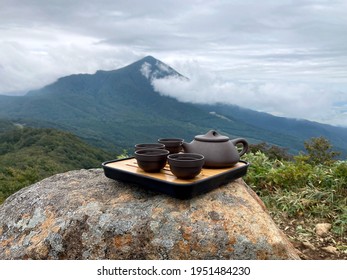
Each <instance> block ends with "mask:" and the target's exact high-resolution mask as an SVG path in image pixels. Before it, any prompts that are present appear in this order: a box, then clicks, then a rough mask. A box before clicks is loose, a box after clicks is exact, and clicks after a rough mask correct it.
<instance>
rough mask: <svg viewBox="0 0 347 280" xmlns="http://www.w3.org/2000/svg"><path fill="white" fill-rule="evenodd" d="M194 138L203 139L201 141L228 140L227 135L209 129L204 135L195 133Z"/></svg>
mask: <svg viewBox="0 0 347 280" xmlns="http://www.w3.org/2000/svg"><path fill="white" fill-rule="evenodd" d="M195 140H197V141H203V142H226V141H229V140H230V139H229V137H227V136H224V135H220V134H219V133H218V132H217V131H215V130H210V131H209V132H207V133H206V134H205V135H197V136H195Z"/></svg>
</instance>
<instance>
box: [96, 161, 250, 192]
mask: <svg viewBox="0 0 347 280" xmlns="http://www.w3.org/2000/svg"><path fill="white" fill-rule="evenodd" d="M102 166H103V168H104V172H105V175H106V176H107V177H108V178H111V179H115V180H120V181H126V182H131V183H136V184H139V185H141V186H142V187H144V188H147V189H150V190H154V191H159V192H162V193H166V194H169V195H171V196H173V197H176V198H182V199H186V198H191V197H193V196H195V195H198V194H200V193H205V192H208V191H210V190H212V189H214V188H217V187H219V186H220V185H222V184H224V183H227V182H230V181H232V180H235V179H237V178H239V177H241V176H243V175H245V174H246V172H247V168H248V166H249V163H247V162H245V161H239V162H238V163H237V164H236V165H234V166H233V167H229V168H218V169H210V168H203V169H202V170H201V172H200V174H199V175H198V176H196V177H195V178H193V179H188V180H184V179H178V178H177V177H176V176H175V175H173V174H172V173H171V171H170V167H169V165H168V164H167V165H166V166H165V167H164V168H163V169H162V170H161V171H160V172H158V173H148V172H145V171H143V170H142V169H141V168H139V167H138V165H137V162H136V159H135V158H126V159H121V160H111V161H107V162H104V163H103V164H102Z"/></svg>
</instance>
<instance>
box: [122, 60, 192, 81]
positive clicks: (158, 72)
mask: <svg viewBox="0 0 347 280" xmlns="http://www.w3.org/2000/svg"><path fill="white" fill-rule="evenodd" d="M126 68H131V69H134V68H137V69H138V70H139V71H140V72H141V74H142V75H143V76H144V77H146V78H147V79H148V80H152V79H161V78H165V77H167V76H175V77H181V78H185V77H184V76H183V75H181V74H180V73H178V72H177V71H176V70H175V69H173V68H171V67H170V66H169V65H167V64H165V63H164V62H162V61H160V60H159V59H156V58H155V57H153V56H151V55H148V56H145V57H144V58H142V59H140V60H138V61H136V62H134V63H132V64H130V65H128V66H127V67H126Z"/></svg>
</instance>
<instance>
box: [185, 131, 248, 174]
mask: <svg viewBox="0 0 347 280" xmlns="http://www.w3.org/2000/svg"><path fill="white" fill-rule="evenodd" d="M236 144H242V151H241V152H240V153H239V152H238V151H237V149H236V147H235V146H236ZM182 146H183V149H184V152H186V153H199V154H202V155H203V156H204V157H205V164H204V167H210V168H222V167H229V166H233V165H235V164H236V163H237V162H238V161H239V160H240V156H242V155H243V154H244V153H246V152H247V150H248V142H247V141H246V140H245V139H243V138H237V139H233V140H230V139H229V137H227V136H223V135H221V134H219V133H218V132H217V131H215V130H210V131H209V132H207V133H206V134H205V135H197V136H195V138H194V140H193V141H192V142H190V143H185V142H183V145H182Z"/></svg>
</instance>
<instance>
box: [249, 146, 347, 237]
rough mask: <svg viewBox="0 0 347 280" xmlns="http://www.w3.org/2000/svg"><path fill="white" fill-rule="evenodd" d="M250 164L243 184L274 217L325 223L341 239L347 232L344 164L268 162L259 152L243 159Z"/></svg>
mask: <svg viewBox="0 0 347 280" xmlns="http://www.w3.org/2000/svg"><path fill="white" fill-rule="evenodd" d="M243 159H244V160H246V161H249V162H250V163H251V165H250V167H249V171H248V174H247V175H246V176H245V178H244V179H245V181H246V183H247V184H248V185H249V186H251V187H252V188H253V189H254V190H255V191H256V193H257V194H258V195H259V196H260V198H261V199H262V200H263V201H264V203H265V205H266V206H267V207H268V209H269V211H270V213H271V214H272V215H274V216H276V215H280V214H283V213H285V214H286V215H288V217H289V218H296V219H298V218H302V219H307V218H308V219H315V220H325V221H329V222H330V223H332V226H333V227H332V231H333V232H334V233H335V234H337V235H339V236H341V238H344V237H345V236H346V231H347V162H346V161H334V162H331V163H330V164H312V163H308V161H306V160H305V157H303V156H297V157H295V159H294V160H293V161H284V160H278V159H269V158H268V157H267V156H266V155H265V154H264V153H262V152H255V153H248V154H246V155H245V156H244V157H243Z"/></svg>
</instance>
